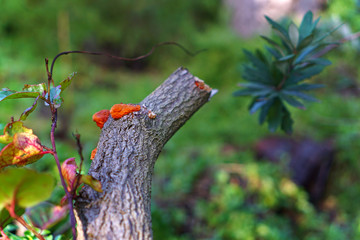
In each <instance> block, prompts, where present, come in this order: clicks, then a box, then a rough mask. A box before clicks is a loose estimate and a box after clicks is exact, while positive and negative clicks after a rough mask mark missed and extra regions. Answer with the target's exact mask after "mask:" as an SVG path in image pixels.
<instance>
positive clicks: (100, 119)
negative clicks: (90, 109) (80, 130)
mask: <svg viewBox="0 0 360 240" xmlns="http://www.w3.org/2000/svg"><path fill="white" fill-rule="evenodd" d="M109 115H110V111H109V110H101V111H99V112H97V113H94V115H93V116H92V118H93V120H94V122H96V125H98V127H100V128H103V126H104V124H105V123H106V121H107V120H108V118H109Z"/></svg>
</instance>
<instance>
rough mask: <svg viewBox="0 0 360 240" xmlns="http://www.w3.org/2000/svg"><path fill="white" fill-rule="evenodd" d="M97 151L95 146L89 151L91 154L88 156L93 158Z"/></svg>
mask: <svg viewBox="0 0 360 240" xmlns="http://www.w3.org/2000/svg"><path fill="white" fill-rule="evenodd" d="M96 152H97V148H95V149H94V150H92V152H91V156H90V159H91V160H93V159H94V158H95V154H96Z"/></svg>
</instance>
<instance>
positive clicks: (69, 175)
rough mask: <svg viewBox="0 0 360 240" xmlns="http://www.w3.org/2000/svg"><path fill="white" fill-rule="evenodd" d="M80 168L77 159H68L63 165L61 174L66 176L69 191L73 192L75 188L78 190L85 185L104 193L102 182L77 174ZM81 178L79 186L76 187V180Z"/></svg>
mask: <svg viewBox="0 0 360 240" xmlns="http://www.w3.org/2000/svg"><path fill="white" fill-rule="evenodd" d="M77 170H78V166H77V164H76V161H75V158H69V159H66V160H65V161H64V162H63V163H62V164H61V173H62V175H63V176H64V179H65V181H66V183H67V185H68V191H69V192H72V191H73V188H77V187H78V186H79V185H80V184H82V183H84V184H86V185H89V186H90V187H91V188H92V189H94V190H95V191H97V192H102V189H101V183H100V181H98V180H96V179H95V178H93V177H92V176H90V175H82V174H78V173H77ZM77 177H78V178H79V180H78V183H77V186H74V185H75V183H74V182H75V180H76V178H77Z"/></svg>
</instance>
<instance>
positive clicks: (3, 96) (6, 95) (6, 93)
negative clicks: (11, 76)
mask: <svg viewBox="0 0 360 240" xmlns="http://www.w3.org/2000/svg"><path fill="white" fill-rule="evenodd" d="M39 95H40V93H38V92H16V91H13V90H10V89H7V88H3V89H2V91H0V102H1V101H3V100H7V99H16V98H37V97H38V96H39Z"/></svg>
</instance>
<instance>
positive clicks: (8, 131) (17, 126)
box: [0, 121, 33, 144]
mask: <svg viewBox="0 0 360 240" xmlns="http://www.w3.org/2000/svg"><path fill="white" fill-rule="evenodd" d="M20 132H27V133H33V131H32V129H30V128H27V127H25V126H24V124H23V122H21V121H16V122H10V123H8V124H7V125H6V126H5V128H4V135H1V136H0V143H4V144H7V143H11V142H12V141H13V137H14V135H15V133H20Z"/></svg>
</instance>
